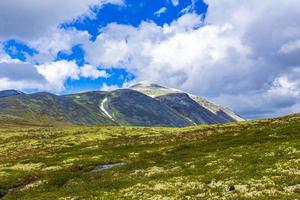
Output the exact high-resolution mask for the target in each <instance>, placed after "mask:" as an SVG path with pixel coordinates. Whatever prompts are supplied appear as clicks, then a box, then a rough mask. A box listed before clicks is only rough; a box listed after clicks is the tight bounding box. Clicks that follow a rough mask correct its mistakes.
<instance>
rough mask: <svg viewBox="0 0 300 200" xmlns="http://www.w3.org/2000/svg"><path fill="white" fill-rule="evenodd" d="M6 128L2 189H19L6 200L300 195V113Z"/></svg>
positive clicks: (0, 131)
mask: <svg viewBox="0 0 300 200" xmlns="http://www.w3.org/2000/svg"><path fill="white" fill-rule="evenodd" d="M2 124H5V125H2V126H1V127H0V192H1V191H5V190H7V189H9V188H15V189H13V190H12V191H11V192H9V193H8V194H6V195H5V196H4V197H3V199H296V198H299V196H300V116H299V115H294V116H288V117H284V118H280V119H273V120H260V121H250V122H242V123H232V124H226V125H212V126H208V125H205V126H194V127H188V128H144V127H100V126H98V127H97V126H89V127H88V126H63V125H57V126H55V127H39V126H37V125H35V126H32V125H30V124H20V123H19V124H18V125H16V124H13V123H11V124H10V123H8V122H5V123H4V122H3V123H2ZM118 162H124V163H126V165H124V166H119V167H115V168H112V169H109V170H106V171H102V172H98V173H93V172H91V170H93V169H94V168H95V167H96V166H98V165H102V164H107V163H118Z"/></svg>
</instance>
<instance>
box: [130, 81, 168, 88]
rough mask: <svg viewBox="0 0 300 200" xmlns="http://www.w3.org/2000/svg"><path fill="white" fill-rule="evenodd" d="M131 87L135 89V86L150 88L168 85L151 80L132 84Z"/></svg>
mask: <svg viewBox="0 0 300 200" xmlns="http://www.w3.org/2000/svg"><path fill="white" fill-rule="evenodd" d="M130 88H132V89H134V88H149V89H162V88H164V89H166V87H164V86H161V85H158V84H156V83H153V82H150V81H141V82H139V83H137V84H134V85H132V86H130Z"/></svg>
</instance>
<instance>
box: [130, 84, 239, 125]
mask: <svg viewBox="0 0 300 200" xmlns="http://www.w3.org/2000/svg"><path fill="white" fill-rule="evenodd" d="M130 89H133V90H136V91H139V92H141V93H144V94H146V95H148V96H150V97H152V98H155V99H157V100H159V101H161V102H164V103H165V104H166V105H168V106H169V107H171V108H173V109H175V110H176V111H177V112H179V113H180V114H182V115H183V116H185V117H186V118H188V119H189V120H190V121H192V122H193V123H195V124H201V123H204V124H217V123H227V122H235V121H244V119H243V118H241V117H240V116H238V115H237V114H235V113H234V112H232V111H231V110H229V109H228V108H225V107H222V106H220V105H217V104H214V103H212V102H209V101H208V100H206V99H204V98H202V97H199V96H195V95H191V94H188V93H185V92H183V91H181V90H178V89H174V88H167V87H164V86H160V85H158V84H155V83H150V82H140V83H138V84H135V85H133V86H131V87H130Z"/></svg>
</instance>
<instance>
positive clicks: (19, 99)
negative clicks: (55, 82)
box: [0, 92, 114, 124]
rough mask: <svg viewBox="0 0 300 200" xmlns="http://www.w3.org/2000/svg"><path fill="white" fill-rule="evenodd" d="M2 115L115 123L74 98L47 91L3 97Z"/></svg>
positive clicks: (49, 119) (76, 122) (87, 122)
mask: <svg viewBox="0 0 300 200" xmlns="http://www.w3.org/2000/svg"><path fill="white" fill-rule="evenodd" d="M0 115H1V116H2V117H5V116H10V117H11V116H13V117H17V118H20V119H24V120H29V121H40V122H48V121H50V122H52V121H60V122H65V123H74V124H114V123H113V122H111V121H110V120H108V119H107V118H106V117H105V116H104V115H102V114H101V113H98V114H95V115H93V113H91V112H90V110H88V109H87V108H86V107H84V106H82V105H81V104H79V103H76V102H75V101H73V99H70V98H66V97H64V96H57V95H54V94H50V93H45V92H41V93H35V94H21V95H17V96H10V97H6V98H1V99H0Z"/></svg>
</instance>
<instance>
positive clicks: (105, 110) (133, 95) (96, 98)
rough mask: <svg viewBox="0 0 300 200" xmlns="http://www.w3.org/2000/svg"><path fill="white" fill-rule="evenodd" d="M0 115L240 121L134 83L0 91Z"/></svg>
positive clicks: (138, 122) (49, 119) (145, 122)
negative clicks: (64, 91)
mask: <svg viewBox="0 0 300 200" xmlns="http://www.w3.org/2000/svg"><path fill="white" fill-rule="evenodd" d="M0 118H1V119H7V120H11V119H13V120H20V121H28V122H32V123H39V124H40V123H42V124H43V123H44V124H45V123H46V124H47V123H57V122H60V123H70V124H87V125H122V126H164V127H184V126H191V125H195V124H218V123H227V122H234V121H242V120H243V119H242V118H240V117H238V116H237V115H236V114H234V113H233V112H232V111H230V110H229V109H226V108H223V107H221V106H218V105H216V104H213V103H210V102H208V101H206V100H205V99H203V98H201V97H197V96H192V95H190V94H187V93H184V92H182V91H180V90H177V89H172V88H167V87H163V86H160V85H157V84H154V83H145V82H142V83H139V84H136V85H133V86H132V87H130V88H128V89H119V90H115V91H91V92H84V93H78V94H69V95H61V96H59V95H54V94H51V93H46V92H39V93H33V94H25V93H22V92H19V91H16V90H7V91H2V92H1V91H0Z"/></svg>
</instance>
